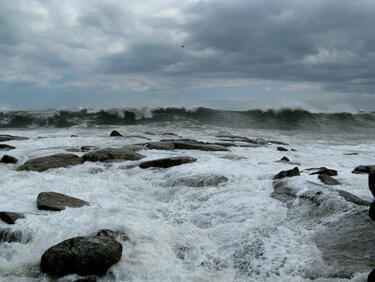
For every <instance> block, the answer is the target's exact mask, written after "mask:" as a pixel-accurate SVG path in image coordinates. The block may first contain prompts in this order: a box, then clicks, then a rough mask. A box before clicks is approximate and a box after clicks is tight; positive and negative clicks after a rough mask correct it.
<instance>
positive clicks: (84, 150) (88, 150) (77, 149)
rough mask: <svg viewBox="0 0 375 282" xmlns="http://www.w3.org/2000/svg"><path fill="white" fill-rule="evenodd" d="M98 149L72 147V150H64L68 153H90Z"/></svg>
mask: <svg viewBox="0 0 375 282" xmlns="http://www.w3.org/2000/svg"><path fill="white" fill-rule="evenodd" d="M98 149H99V147H98V146H87V145H85V146H81V147H73V148H69V149H66V151H68V152H90V151H93V150H98Z"/></svg>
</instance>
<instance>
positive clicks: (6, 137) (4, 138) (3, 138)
mask: <svg viewBox="0 0 375 282" xmlns="http://www.w3.org/2000/svg"><path fill="white" fill-rule="evenodd" d="M27 139H29V138H27V137H21V136H12V135H6V134H0V142H7V141H11V140H27Z"/></svg>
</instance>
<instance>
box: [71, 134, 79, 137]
mask: <svg viewBox="0 0 375 282" xmlns="http://www.w3.org/2000/svg"><path fill="white" fill-rule="evenodd" d="M70 137H78V135H75V134H72V135H70Z"/></svg>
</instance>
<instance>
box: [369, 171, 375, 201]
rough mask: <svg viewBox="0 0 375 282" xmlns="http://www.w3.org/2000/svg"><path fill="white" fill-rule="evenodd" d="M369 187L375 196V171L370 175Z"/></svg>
mask: <svg viewBox="0 0 375 282" xmlns="http://www.w3.org/2000/svg"><path fill="white" fill-rule="evenodd" d="M368 189H369V190H370V191H371V193H372V195H373V196H374V197H375V173H370V174H369V176H368Z"/></svg>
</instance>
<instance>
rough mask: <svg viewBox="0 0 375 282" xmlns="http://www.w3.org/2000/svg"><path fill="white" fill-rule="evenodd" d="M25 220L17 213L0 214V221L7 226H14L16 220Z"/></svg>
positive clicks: (23, 216)
mask: <svg viewBox="0 0 375 282" xmlns="http://www.w3.org/2000/svg"><path fill="white" fill-rule="evenodd" d="M20 218H25V215H24V214H23V213H17V212H7V211H2V212H0V219H1V220H2V221H4V222H5V223H8V224H14V223H15V222H16V221H17V219H20Z"/></svg>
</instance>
